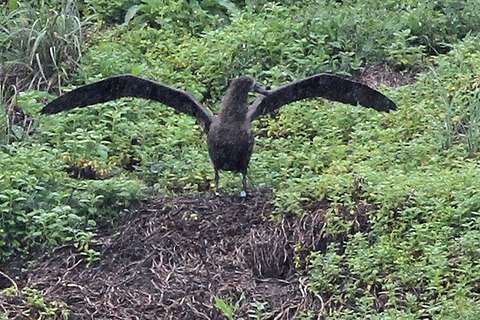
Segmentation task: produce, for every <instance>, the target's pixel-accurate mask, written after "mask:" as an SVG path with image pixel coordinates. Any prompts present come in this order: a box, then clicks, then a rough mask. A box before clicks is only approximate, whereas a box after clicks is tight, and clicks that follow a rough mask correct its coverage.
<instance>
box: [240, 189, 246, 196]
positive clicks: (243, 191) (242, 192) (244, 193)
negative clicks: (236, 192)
mask: <svg viewBox="0 0 480 320" xmlns="http://www.w3.org/2000/svg"><path fill="white" fill-rule="evenodd" d="M246 197H247V192H246V191H245V190H242V191H240V198H246Z"/></svg>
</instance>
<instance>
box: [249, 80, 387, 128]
mask: <svg viewBox="0 0 480 320" xmlns="http://www.w3.org/2000/svg"><path fill="white" fill-rule="evenodd" d="M308 98H326V99H328V100H332V101H338V102H343V103H347V104H351V105H357V104H360V105H362V106H364V107H368V108H373V109H375V110H377V111H385V112H389V111H390V110H395V109H396V108H397V106H396V105H395V103H394V102H393V101H392V100H390V99H389V98H387V97H386V96H384V95H383V94H381V93H380V92H378V91H376V90H374V89H372V88H370V87H368V86H366V85H364V84H361V83H359V82H355V81H351V80H347V79H343V78H341V77H338V76H334V75H330V74H317V75H314V76H311V77H308V78H305V79H302V80H298V81H295V82H291V83H288V84H286V85H283V86H281V87H278V88H277V89H274V90H270V91H269V93H268V94H267V95H265V96H259V97H258V98H257V99H256V100H255V101H254V103H253V104H252V105H251V106H250V108H249V110H248V115H247V118H248V119H250V121H253V120H255V119H257V118H258V117H260V116H262V115H265V114H267V113H269V112H272V111H274V110H277V109H278V108H280V107H282V106H284V105H286V104H289V103H292V102H295V101H299V100H303V99H308Z"/></svg>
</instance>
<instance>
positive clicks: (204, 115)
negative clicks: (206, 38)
mask: <svg viewBox="0 0 480 320" xmlns="http://www.w3.org/2000/svg"><path fill="white" fill-rule="evenodd" d="M123 97H134V98H143V99H148V100H154V101H158V102H160V103H163V104H165V105H167V106H169V107H172V108H174V109H175V110H177V111H179V112H183V113H186V114H188V115H191V116H193V117H195V118H197V120H198V121H199V122H200V124H201V125H202V127H203V129H204V131H205V132H208V130H209V128H210V124H211V122H212V120H213V114H212V113H211V112H210V111H209V110H208V109H206V108H205V107H204V106H203V105H202V104H201V103H200V102H199V101H198V100H197V99H196V98H195V97H194V96H193V95H192V94H190V93H188V92H186V91H183V90H179V89H174V88H171V87H169V86H167V85H164V84H162V83H159V82H155V81H151V80H148V79H143V78H139V77H136V76H133V75H128V74H126V75H119V76H114V77H110V78H106V79H104V80H101V81H98V82H95V83H92V84H88V85H85V86H83V87H80V88H77V89H75V90H73V91H70V92H68V93H66V94H64V95H62V96H60V97H59V98H57V99H55V100H53V101H52V102H50V103H49V104H47V105H46V106H45V107H44V108H43V109H42V110H41V113H43V114H52V113H58V112H61V111H65V110H70V109H73V108H82V107H86V106H90V105H94V104H97V103H102V102H107V101H111V100H116V99H119V98H123Z"/></svg>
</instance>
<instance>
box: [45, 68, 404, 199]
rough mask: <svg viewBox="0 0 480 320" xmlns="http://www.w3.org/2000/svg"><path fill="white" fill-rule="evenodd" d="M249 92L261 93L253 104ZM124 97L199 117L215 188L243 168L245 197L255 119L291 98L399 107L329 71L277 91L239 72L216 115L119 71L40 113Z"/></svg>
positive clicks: (180, 95)
mask: <svg viewBox="0 0 480 320" xmlns="http://www.w3.org/2000/svg"><path fill="white" fill-rule="evenodd" d="M249 92H256V93H259V95H257V98H256V99H255V101H254V102H253V103H252V104H251V105H250V106H249V103H248V94H249ZM122 97H135V98H143V99H149V100H154V101H158V102H160V103H163V104H165V105H167V106H169V107H172V108H174V109H175V110H177V111H179V112H183V113H186V114H188V115H191V116H193V117H195V118H196V119H197V121H198V122H199V123H200V124H201V126H202V128H203V130H204V131H205V133H206V134H207V144H208V152H209V154H210V158H211V160H212V164H213V168H214V170H215V185H216V187H217V188H218V181H219V174H218V173H219V170H226V171H234V172H239V173H241V174H242V186H243V189H242V192H241V196H242V197H245V196H246V189H247V180H246V179H247V178H246V176H247V169H248V164H249V162H250V157H251V155H252V151H253V144H254V136H253V132H252V126H251V123H252V121H253V120H255V119H257V118H259V117H260V116H262V115H265V114H267V113H269V112H272V111H274V110H277V109H278V108H280V107H281V106H283V105H286V104H289V103H291V102H294V101H298V100H303V99H307V98H317V97H323V98H326V99H328V100H332V101H339V102H343V103H347V104H351V105H357V104H360V105H362V106H364V107H367V108H373V109H375V110H377V111H384V112H389V111H390V110H395V109H396V107H397V106H396V105H395V103H394V102H393V101H392V100H390V99H389V98H387V97H386V96H384V95H383V94H381V93H380V92H378V91H376V90H374V89H372V88H370V87H368V86H366V85H363V84H361V83H358V82H355V81H351V80H347V79H343V78H340V77H338V76H334V75H329V74H317V75H314V76H311V77H308V78H305V79H302V80H298V81H294V82H291V83H288V84H286V85H283V86H281V87H279V88H277V89H273V90H265V89H263V88H262V87H260V86H259V85H258V84H257V83H256V82H255V80H254V79H253V78H252V77H248V76H241V77H238V78H235V79H233V80H232V82H231V84H230V86H229V88H228V90H227V93H226V94H225V97H224V98H223V101H222V107H221V109H220V112H219V114H218V115H216V116H215V115H213V114H212V113H211V112H210V111H209V110H208V109H206V108H205V107H204V106H203V105H202V104H201V103H200V102H199V101H198V100H197V99H196V98H195V97H194V96H193V95H191V94H190V93H188V92H186V91H183V90H179V89H174V88H171V87H169V86H167V85H165V84H163V83H159V82H155V81H151V80H147V79H143V78H139V77H136V76H133V75H119V76H114V77H110V78H107V79H104V80H102V81H99V82H95V83H92V84H89V85H85V86H83V87H79V88H77V89H75V90H73V91H70V92H68V93H66V94H64V95H62V96H61V97H59V98H57V99H55V100H53V101H52V102H50V103H49V104H47V105H46V106H45V107H44V108H43V109H42V111H41V113H44V114H52V113H58V112H61V111H65V110H70V109H73V108H79V107H86V106H89V105H94V104H97V103H102V102H107V101H111V100H116V99H119V98H122Z"/></svg>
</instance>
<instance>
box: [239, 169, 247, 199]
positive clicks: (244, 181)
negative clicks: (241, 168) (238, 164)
mask: <svg viewBox="0 0 480 320" xmlns="http://www.w3.org/2000/svg"><path fill="white" fill-rule="evenodd" d="M242 189H243V190H242V191H240V198H245V197H246V196H247V173H246V172H242Z"/></svg>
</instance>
